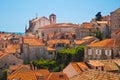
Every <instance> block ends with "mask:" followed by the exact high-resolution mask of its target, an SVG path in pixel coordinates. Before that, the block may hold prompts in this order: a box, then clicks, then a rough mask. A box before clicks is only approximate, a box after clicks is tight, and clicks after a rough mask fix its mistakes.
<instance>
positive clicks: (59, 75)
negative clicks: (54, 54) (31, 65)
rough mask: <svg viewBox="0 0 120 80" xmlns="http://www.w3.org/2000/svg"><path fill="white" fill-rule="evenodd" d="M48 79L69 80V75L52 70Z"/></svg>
mask: <svg viewBox="0 0 120 80" xmlns="http://www.w3.org/2000/svg"><path fill="white" fill-rule="evenodd" d="M46 80H68V77H67V75H66V74H65V73H63V72H51V73H50V74H49V76H48V78H47V79H46Z"/></svg>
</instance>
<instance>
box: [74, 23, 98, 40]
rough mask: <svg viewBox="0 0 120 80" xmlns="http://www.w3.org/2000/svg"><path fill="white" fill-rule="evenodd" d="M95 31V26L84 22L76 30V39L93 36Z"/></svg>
mask: <svg viewBox="0 0 120 80" xmlns="http://www.w3.org/2000/svg"><path fill="white" fill-rule="evenodd" d="M95 30H96V26H94V25H92V23H90V22H84V23H82V24H81V25H80V26H79V27H78V28H77V29H76V36H77V39H82V38H83V37H86V36H90V35H94V34H93V32H94V31H95Z"/></svg>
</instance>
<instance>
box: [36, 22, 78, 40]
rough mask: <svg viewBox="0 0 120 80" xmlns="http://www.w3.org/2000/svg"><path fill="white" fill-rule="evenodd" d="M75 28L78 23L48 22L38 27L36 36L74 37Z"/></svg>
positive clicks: (51, 37) (46, 37)
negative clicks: (48, 23)
mask: <svg viewBox="0 0 120 80" xmlns="http://www.w3.org/2000/svg"><path fill="white" fill-rule="evenodd" d="M76 28H78V25H76V24H72V23H57V24H50V25H46V26H43V27H41V28H39V30H38V37H39V38H43V39H46V40H49V39H71V38H76V34H75V29H76Z"/></svg>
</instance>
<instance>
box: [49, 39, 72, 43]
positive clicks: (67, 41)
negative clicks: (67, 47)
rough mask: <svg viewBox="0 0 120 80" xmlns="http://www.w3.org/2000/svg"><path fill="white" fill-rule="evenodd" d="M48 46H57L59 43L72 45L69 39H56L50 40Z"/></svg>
mask: <svg viewBox="0 0 120 80" xmlns="http://www.w3.org/2000/svg"><path fill="white" fill-rule="evenodd" d="M47 43H48V44H57V43H65V44H70V41H69V40H67V39H55V40H48V41H47Z"/></svg>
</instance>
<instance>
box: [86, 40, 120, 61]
mask: <svg viewBox="0 0 120 80" xmlns="http://www.w3.org/2000/svg"><path fill="white" fill-rule="evenodd" d="M119 43H120V40H119V39H105V40H102V41H99V42H96V43H93V44H89V45H87V46H86V48H85V60H105V59H116V58H120V44H119Z"/></svg>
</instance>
